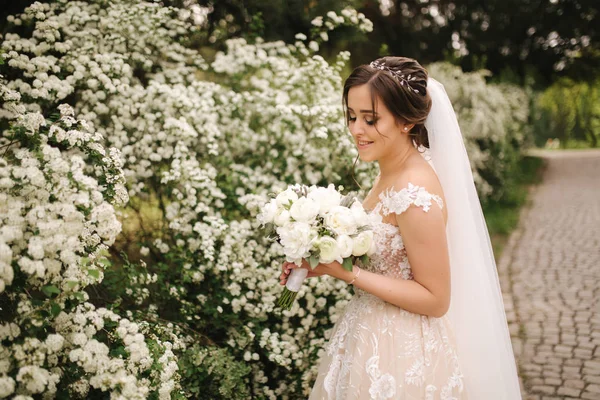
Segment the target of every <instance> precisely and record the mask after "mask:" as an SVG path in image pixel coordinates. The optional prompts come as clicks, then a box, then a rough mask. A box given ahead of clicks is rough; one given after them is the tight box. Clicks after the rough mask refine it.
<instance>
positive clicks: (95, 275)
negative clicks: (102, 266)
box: [88, 268, 100, 279]
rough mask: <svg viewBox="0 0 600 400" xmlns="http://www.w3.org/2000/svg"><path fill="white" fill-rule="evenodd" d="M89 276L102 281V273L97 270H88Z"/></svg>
mask: <svg viewBox="0 0 600 400" xmlns="http://www.w3.org/2000/svg"><path fill="white" fill-rule="evenodd" d="M88 275H89V276H91V277H93V278H96V279H100V271H98V270H97V269H92V268H90V269H88Z"/></svg>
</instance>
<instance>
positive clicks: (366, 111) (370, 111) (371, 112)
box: [348, 107, 377, 115]
mask: <svg viewBox="0 0 600 400" xmlns="http://www.w3.org/2000/svg"><path fill="white" fill-rule="evenodd" d="M348 110H349V111H352V112H354V110H353V109H351V108H350V107H348ZM360 112H361V113H365V114H373V115H377V113H376V112H374V111H373V110H360Z"/></svg>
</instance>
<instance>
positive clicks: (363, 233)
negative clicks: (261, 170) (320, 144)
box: [257, 184, 375, 310]
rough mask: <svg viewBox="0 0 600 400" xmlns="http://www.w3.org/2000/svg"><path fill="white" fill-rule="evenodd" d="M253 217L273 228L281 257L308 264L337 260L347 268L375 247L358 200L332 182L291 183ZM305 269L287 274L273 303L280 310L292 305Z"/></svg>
mask: <svg viewBox="0 0 600 400" xmlns="http://www.w3.org/2000/svg"><path fill="white" fill-rule="evenodd" d="M340 190H341V189H340ZM257 220H258V221H259V222H260V223H261V225H264V226H265V227H266V228H267V229H268V230H269V231H270V232H275V233H276V238H277V240H278V242H279V244H281V246H282V247H283V253H284V255H285V258H286V260H287V261H288V262H293V263H294V264H296V265H298V266H301V265H302V261H303V259H305V260H307V261H308V264H309V265H310V267H311V268H315V267H316V266H317V265H318V264H319V263H322V264H330V263H332V262H334V261H337V262H339V263H340V264H341V265H342V267H343V268H345V269H346V270H351V269H352V265H353V262H354V260H355V259H356V258H360V259H361V260H362V261H363V262H367V261H368V257H369V256H370V255H372V254H373V252H374V251H375V242H374V240H373V231H372V230H370V226H369V225H370V221H369V218H368V215H367V213H366V212H365V210H364V208H363V206H362V204H361V203H360V202H359V201H357V200H356V198H355V197H352V196H350V195H347V196H342V195H341V194H340V192H339V191H337V190H336V189H335V186H334V185H329V186H328V187H318V186H314V185H313V186H310V187H308V186H305V185H298V184H296V185H291V186H289V187H288V188H287V189H286V190H284V191H282V192H281V193H279V194H278V195H277V196H276V197H275V198H274V199H272V200H270V201H269V202H267V203H266V204H265V205H264V206H263V207H262V208H261V210H260V212H259V214H258V216H257ZM307 274H308V269H306V268H296V269H294V270H292V272H291V273H290V275H289V277H288V280H287V283H286V287H285V289H284V293H283V294H282V296H281V297H280V299H279V302H278V304H279V305H280V306H282V307H283V308H284V309H288V310H289V309H290V308H291V306H292V304H293V302H294V299H295V298H296V295H297V293H298V291H299V290H300V287H301V286H302V282H303V281H304V279H305V278H306V276H307Z"/></svg>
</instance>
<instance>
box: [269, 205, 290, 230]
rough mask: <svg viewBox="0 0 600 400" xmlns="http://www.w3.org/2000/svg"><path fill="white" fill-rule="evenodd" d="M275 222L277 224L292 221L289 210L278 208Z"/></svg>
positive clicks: (280, 224)
mask: <svg viewBox="0 0 600 400" xmlns="http://www.w3.org/2000/svg"><path fill="white" fill-rule="evenodd" d="M273 222H274V223H275V225H277V226H283V225H286V224H287V223H288V222H290V213H289V211H288V210H286V209H285V208H279V209H277V212H276V213H275V218H273Z"/></svg>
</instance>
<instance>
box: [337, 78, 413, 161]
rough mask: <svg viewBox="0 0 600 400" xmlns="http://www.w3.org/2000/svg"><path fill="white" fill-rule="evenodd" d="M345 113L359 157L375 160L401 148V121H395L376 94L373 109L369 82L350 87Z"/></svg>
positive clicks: (365, 159) (364, 159)
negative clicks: (398, 122) (346, 113)
mask: <svg viewBox="0 0 600 400" xmlns="http://www.w3.org/2000/svg"><path fill="white" fill-rule="evenodd" d="M348 115H349V117H350V118H349V119H350V120H349V123H348V127H349V129H350V133H352V137H353V138H354V143H355V144H356V146H357V148H358V154H359V156H360V159H361V160H363V161H366V162H369V161H377V160H380V159H382V158H386V157H387V156H388V155H390V154H392V153H396V152H397V151H398V150H399V149H400V148H402V146H403V144H402V143H401V141H402V136H403V135H401V129H402V125H398V124H397V123H396V119H395V118H394V116H393V115H392V113H391V112H390V111H389V110H388V108H387V107H386V106H385V104H384V103H383V101H381V99H380V98H379V97H375V110H373V109H372V108H371V92H370V90H369V87H368V85H366V84H364V85H360V86H354V87H352V88H350V90H349V91H348ZM375 126H377V129H375ZM377 130H379V132H377ZM380 133H381V135H380ZM384 136H386V137H384Z"/></svg>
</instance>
